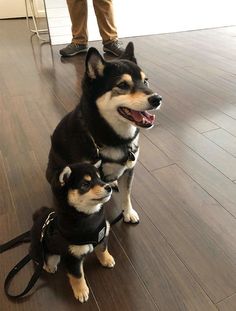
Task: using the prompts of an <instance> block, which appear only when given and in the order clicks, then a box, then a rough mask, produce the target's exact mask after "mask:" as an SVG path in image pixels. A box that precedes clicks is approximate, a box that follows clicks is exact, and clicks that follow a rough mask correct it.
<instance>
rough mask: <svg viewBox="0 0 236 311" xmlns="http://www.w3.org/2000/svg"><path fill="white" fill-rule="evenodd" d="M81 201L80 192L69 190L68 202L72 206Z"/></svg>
mask: <svg viewBox="0 0 236 311" xmlns="http://www.w3.org/2000/svg"><path fill="white" fill-rule="evenodd" d="M79 199H80V194H79V192H78V190H76V189H75V190H69V192H68V201H69V202H70V203H72V204H75V203H77V202H78V201H79Z"/></svg>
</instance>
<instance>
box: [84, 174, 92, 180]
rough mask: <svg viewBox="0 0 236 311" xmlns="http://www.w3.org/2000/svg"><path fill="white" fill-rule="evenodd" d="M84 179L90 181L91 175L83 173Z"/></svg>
mask: <svg viewBox="0 0 236 311" xmlns="http://www.w3.org/2000/svg"><path fill="white" fill-rule="evenodd" d="M84 180H86V181H91V180H92V177H91V176H90V175H85V176H84Z"/></svg>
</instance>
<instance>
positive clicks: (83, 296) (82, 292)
mask: <svg viewBox="0 0 236 311" xmlns="http://www.w3.org/2000/svg"><path fill="white" fill-rule="evenodd" d="M73 291H74V296H75V298H76V299H77V300H79V301H80V302H81V303H84V302H86V301H87V300H88V298H89V288H88V286H87V285H86V283H85V284H83V285H82V286H80V287H79V288H76V289H73Z"/></svg>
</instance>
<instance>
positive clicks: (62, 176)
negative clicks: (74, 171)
mask: <svg viewBox="0 0 236 311" xmlns="http://www.w3.org/2000/svg"><path fill="white" fill-rule="evenodd" d="M70 174H71V169H70V168H69V166H66V167H65V168H64V169H63V171H62V172H61V174H60V175H59V182H60V184H61V186H62V187H63V186H64V185H65V183H66V182H67V181H68V179H69V177H70Z"/></svg>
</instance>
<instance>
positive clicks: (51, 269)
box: [43, 255, 61, 273]
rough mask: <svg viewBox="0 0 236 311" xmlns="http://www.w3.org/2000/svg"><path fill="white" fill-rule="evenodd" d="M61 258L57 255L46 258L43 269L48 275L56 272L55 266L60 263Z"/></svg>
mask: <svg viewBox="0 0 236 311" xmlns="http://www.w3.org/2000/svg"><path fill="white" fill-rule="evenodd" d="M60 259H61V257H60V256H59V255H50V256H48V258H47V260H46V262H44V265H43V269H44V270H45V271H47V272H48V273H55V272H57V266H58V264H59V262H60Z"/></svg>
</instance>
